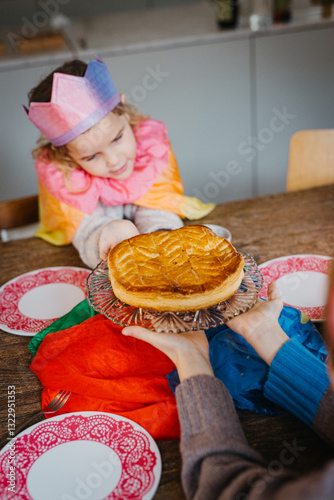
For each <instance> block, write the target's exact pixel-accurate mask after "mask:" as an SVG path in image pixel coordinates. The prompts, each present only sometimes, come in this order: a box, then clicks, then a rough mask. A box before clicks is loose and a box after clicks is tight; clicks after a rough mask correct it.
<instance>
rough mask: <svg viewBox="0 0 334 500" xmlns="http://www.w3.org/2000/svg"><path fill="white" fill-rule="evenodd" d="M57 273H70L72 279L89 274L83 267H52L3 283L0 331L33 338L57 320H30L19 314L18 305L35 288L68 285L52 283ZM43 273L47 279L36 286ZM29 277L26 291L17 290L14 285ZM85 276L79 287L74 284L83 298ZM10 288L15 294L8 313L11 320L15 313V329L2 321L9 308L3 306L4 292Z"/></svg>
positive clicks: (0, 303)
mask: <svg viewBox="0 0 334 500" xmlns="http://www.w3.org/2000/svg"><path fill="white" fill-rule="evenodd" d="M59 271H63V272H64V273H66V272H68V273H72V274H73V277H74V278H75V275H76V274H80V273H83V272H84V273H85V274H87V276H88V275H89V273H90V272H91V270H90V269H86V268H83V267H76V266H54V267H45V268H39V269H35V270H33V271H28V272H26V273H23V274H20V275H19V276H16V277H14V278H12V279H11V280H9V281H7V282H6V283H4V284H3V285H1V286H0V305H1V306H2V308H1V310H0V329H1V330H3V331H4V332H7V333H12V334H14V335H21V336H30V337H33V336H34V335H36V333H38V332H39V331H40V330H42V329H43V328H46V327H47V326H48V325H50V324H51V323H52V322H53V321H55V320H56V319H58V318H49V319H36V318H31V317H29V316H26V315H25V314H23V313H21V311H20V310H19V307H18V305H19V301H20V300H21V298H22V297H23V296H24V295H25V294H26V293H28V292H30V291H31V290H33V289H35V288H37V287H38V286H42V285H47V284H54V283H55V282H56V283H57V282H58V283H68V281H65V280H62V281H61V280H60V281H54V280H53V279H52V278H53V275H54V274H56V273H57V272H59ZM44 273H46V274H47V273H50V274H49V277H47V276H46V277H45V282H43V283H41V284H40V285H38V286H36V279H37V277H38V275H43V274H44ZM30 276H31V282H30V283H28V282H26V283H25V288H26V289H25V288H23V287H22V288H21V289H19V288H18V287H16V286H15V285H16V284H17V285H18V286H20V285H21V281H22V283H23V282H24V281H25V280H27V278H28V279H29V277H30ZM87 276H82V278H81V279H82V284H81V286H79V285H78V284H75V286H78V288H80V289H81V290H82V292H83V293H84V294H85V297H87V287H86V286H85V283H86V279H87ZM58 278H61V276H59V277H58ZM11 288H13V289H15V292H14V293H13V296H12V298H11V300H10V301H9V303H10V311H9V312H10V316H11V318H12V320H13V318H14V317H13V312H15V318H17V321H16V324H17V327H16V328H13V327H12V326H10V325H8V321H7V323H6V322H5V320H4V318H5V316H4V314H5V313H6V309H9V307H7V308H6V307H5V306H4V299H5V292H6V289H9V291H10V292H11ZM7 292H8V290H7ZM13 309H15V311H13Z"/></svg>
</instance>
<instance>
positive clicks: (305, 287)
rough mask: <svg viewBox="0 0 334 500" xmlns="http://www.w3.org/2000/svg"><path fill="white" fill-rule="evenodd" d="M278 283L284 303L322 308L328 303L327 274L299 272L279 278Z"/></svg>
mask: <svg viewBox="0 0 334 500" xmlns="http://www.w3.org/2000/svg"><path fill="white" fill-rule="evenodd" d="M276 283H277V286H278V289H279V291H280V293H281V297H282V299H283V302H286V303H287V304H290V305H291V306H295V307H322V306H324V305H326V303H327V293H328V286H329V280H328V275H327V274H323V273H316V272H312V271H299V272H295V273H289V274H287V275H285V276H282V277H281V278H278V279H277V281H276Z"/></svg>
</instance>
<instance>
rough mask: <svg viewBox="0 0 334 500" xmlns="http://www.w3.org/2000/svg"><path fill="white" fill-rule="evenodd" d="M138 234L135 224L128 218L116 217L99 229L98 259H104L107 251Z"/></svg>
mask: <svg viewBox="0 0 334 500" xmlns="http://www.w3.org/2000/svg"><path fill="white" fill-rule="evenodd" d="M138 234H139V231H138V229H137V228H136V226H135V225H134V224H133V223H132V222H131V221H129V220H126V219H118V220H113V221H111V222H109V224H107V225H106V226H104V228H103V229H102V231H101V235H100V239H99V254H100V259H102V260H103V259H106V258H107V255H108V253H109V251H110V250H111V249H112V248H114V247H115V246H116V245H117V244H118V243H120V242H121V241H123V240H126V239H128V238H132V236H137V235H138Z"/></svg>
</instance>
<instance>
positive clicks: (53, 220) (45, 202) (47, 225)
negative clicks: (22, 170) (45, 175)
mask: <svg viewBox="0 0 334 500" xmlns="http://www.w3.org/2000/svg"><path fill="white" fill-rule="evenodd" d="M38 188H39V219H40V226H39V228H38V231H37V233H36V235H35V236H38V237H39V238H42V239H43V240H45V241H47V242H49V243H52V244H53V245H58V246H60V245H68V244H69V243H71V242H72V240H73V237H74V235H75V232H76V230H77V228H78V227H79V225H80V223H81V221H82V219H83V217H84V215H85V214H84V212H81V210H79V209H77V208H74V207H71V206H69V205H67V204H66V203H63V202H62V201H59V200H58V199H57V198H55V197H54V196H53V195H52V194H51V193H50V192H49V191H48V190H47V189H46V187H45V186H44V185H43V184H42V183H41V182H40V181H39V183H38Z"/></svg>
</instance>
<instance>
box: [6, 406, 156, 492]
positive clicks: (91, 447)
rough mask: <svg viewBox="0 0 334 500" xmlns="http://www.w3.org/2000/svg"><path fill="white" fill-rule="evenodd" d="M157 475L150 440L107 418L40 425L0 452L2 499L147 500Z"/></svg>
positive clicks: (70, 417) (67, 417)
mask: <svg viewBox="0 0 334 500" xmlns="http://www.w3.org/2000/svg"><path fill="white" fill-rule="evenodd" d="M160 476H161V457H160V453H159V449H158V447H157V445H156V443H155V441H154V440H153V438H152V437H151V436H150V435H149V434H148V432H147V431H146V430H145V429H143V428H142V427H141V426H140V425H138V424H136V423H135V422H133V421H132V420H129V419H127V418H124V417H120V416H119V415H114V414H111V413H103V412H90V411H84V412H75V413H67V414H64V415H59V416H57V417H52V418H49V419H47V420H43V421H42V422H39V423H38V424H35V425H33V426H31V427H29V428H28V429H26V430H25V431H23V432H21V434H19V435H18V436H17V437H16V438H15V439H13V440H12V441H10V442H9V443H8V444H7V445H6V446H5V447H4V448H3V449H2V451H1V452H0V491H1V492H2V496H1V499H2V500H14V499H15V500H46V499H47V500H74V499H79V498H81V499H89V500H107V499H108V500H109V499H114V500H116V499H118V500H135V499H136V500H139V499H141V500H149V499H151V498H152V497H153V495H154V493H155V491H156V489H157V487H158V484H159V480H160Z"/></svg>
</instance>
